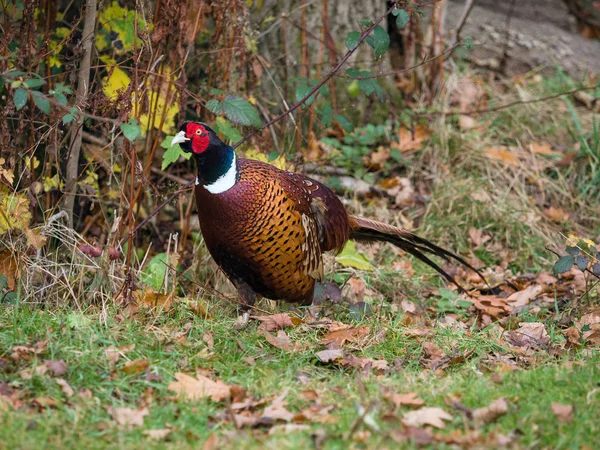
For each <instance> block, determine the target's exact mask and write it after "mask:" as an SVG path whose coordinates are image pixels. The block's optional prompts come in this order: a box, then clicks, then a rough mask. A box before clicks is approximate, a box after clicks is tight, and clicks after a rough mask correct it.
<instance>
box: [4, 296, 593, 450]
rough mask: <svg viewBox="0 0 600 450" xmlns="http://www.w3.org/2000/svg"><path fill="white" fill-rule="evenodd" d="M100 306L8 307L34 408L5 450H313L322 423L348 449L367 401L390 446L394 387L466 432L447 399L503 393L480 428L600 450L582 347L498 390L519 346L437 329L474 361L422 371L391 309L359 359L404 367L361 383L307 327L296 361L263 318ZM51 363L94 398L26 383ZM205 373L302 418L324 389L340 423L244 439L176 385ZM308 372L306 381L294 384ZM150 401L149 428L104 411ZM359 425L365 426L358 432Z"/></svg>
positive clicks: (515, 375) (209, 405)
mask: <svg viewBox="0 0 600 450" xmlns="http://www.w3.org/2000/svg"><path fill="white" fill-rule="evenodd" d="M99 312H100V311H99V310H95V309H90V310H89V311H88V312H86V314H84V317H85V318H87V319H89V321H88V320H85V321H84V322H86V323H85V324H83V325H79V326H77V327H73V326H71V325H69V323H73V317H74V316H73V314H74V313H72V312H71V311H69V310H66V309H64V310H58V311H53V312H48V311H42V310H39V309H36V308H30V307H27V306H21V308H20V309H19V310H18V311H17V309H16V307H14V306H10V307H6V308H3V310H2V311H1V312H0V330H1V331H0V355H2V357H3V358H5V359H6V360H7V361H9V365H8V367H7V368H5V371H4V373H3V374H2V379H3V380H4V381H6V382H8V383H9V384H10V385H11V386H12V387H13V388H16V389H18V390H19V391H20V396H21V398H22V400H23V401H24V402H25V404H26V406H24V407H23V408H20V409H17V410H10V409H9V410H7V411H5V412H4V413H3V414H2V416H3V417H2V421H1V422H0V437H1V438H2V439H1V441H2V446H3V448H40V447H46V448H69V447H80V448H100V447H106V446H119V447H121V448H138V447H142V446H144V447H148V446H150V447H157V448H162V447H165V446H169V445H172V446H174V447H177V448H180V447H181V446H184V447H185V446H189V447H197V446H198V445H201V443H202V442H203V441H204V440H206V439H207V438H208V436H209V435H210V434H211V433H215V434H216V435H217V436H218V437H219V439H220V441H221V442H222V443H223V445H229V446H231V448H261V447H264V446H266V447H268V448H306V447H307V446H310V443H311V437H310V435H311V433H313V432H314V431H315V430H317V429H324V430H325V431H326V435H327V440H326V441H325V447H326V448H346V446H347V445H348V440H347V438H348V433H349V430H350V428H351V427H352V426H353V424H354V423H355V422H356V421H357V419H358V417H359V416H360V413H359V411H358V410H357V405H362V406H363V407H367V406H369V405H370V406H371V407H372V408H373V411H374V412H373V417H374V418H375V421H376V423H377V424H378V425H379V427H380V428H381V430H380V431H375V430H370V433H371V437H370V440H369V443H368V445H366V447H368V448H380V447H381V446H388V447H393V446H395V443H394V441H393V440H392V439H391V438H390V431H391V430H393V429H395V428H398V427H399V426H400V425H399V420H400V417H401V415H402V414H403V413H404V412H406V411H409V409H407V408H401V409H400V411H398V412H395V411H394V409H393V407H392V406H391V405H390V404H389V403H388V402H387V401H386V400H385V399H384V398H383V390H384V388H387V389H390V390H392V391H394V392H399V393H402V392H417V393H418V394H419V396H420V397H421V398H422V399H423V400H424V401H425V404H426V405H427V406H439V407H442V408H444V409H445V410H446V411H448V412H450V413H451V414H452V415H453V417H454V418H453V420H452V421H450V422H449V424H448V426H447V428H446V431H442V433H446V434H447V433H448V432H449V431H451V430H462V429H463V427H464V426H465V424H468V421H467V420H466V419H465V418H464V417H463V415H462V413H461V412H460V411H459V410H456V409H453V408H452V407H450V406H447V405H446V404H445V399H446V398H447V397H448V396H449V395H458V396H459V397H460V401H461V402H462V403H463V404H464V405H465V406H467V407H469V408H478V407H484V406H487V405H489V404H490V403H491V402H492V401H493V400H495V399H497V398H499V397H504V398H505V399H506V400H507V401H508V402H509V412H508V414H506V415H505V416H503V417H501V418H499V419H498V420H497V421H496V422H495V423H492V424H489V425H486V426H484V427H483V428H482V429H481V431H482V433H483V434H484V435H486V434H489V433H492V432H493V433H503V434H511V433H514V434H515V440H516V442H519V443H520V444H521V445H523V446H526V447H527V446H533V447H538V448H539V447H552V448H580V447H581V446H583V445H586V444H587V445H591V446H592V447H593V446H594V445H593V443H596V444H598V443H600V441H599V438H598V433H599V432H600V422H599V421H598V417H599V416H600V384H599V383H600V381H599V380H600V369H599V367H600V353H599V352H598V351H590V350H576V351H574V352H573V353H569V352H566V353H564V354H563V355H562V356H560V357H553V356H550V355H549V354H548V352H546V351H539V352H537V353H536V354H534V355H533V356H531V357H530V358H528V362H527V364H523V363H519V365H520V366H521V367H523V368H524V369H521V370H517V371H514V372H509V373H505V374H504V375H503V378H502V381H501V382H500V384H497V383H495V382H494V381H492V378H493V377H492V375H493V374H494V373H497V372H495V371H494V370H493V368H491V367H490V363H489V361H490V360H489V358H490V355H493V354H501V355H507V356H509V355H511V354H512V352H511V351H510V349H508V348H507V346H506V344H502V343H501V341H498V340H497V339H495V338H494V333H495V331H494V329H493V327H492V328H489V327H488V328H487V329H483V330H482V331H478V332H471V331H470V330H457V329H450V328H442V327H435V328H434V329H433V330H432V334H431V337H430V338H427V339H426V340H432V341H433V342H435V343H436V344H437V345H438V346H439V347H440V348H442V349H444V350H445V351H446V352H447V353H448V354H452V353H453V352H454V351H458V352H459V353H464V352H467V351H472V353H471V354H470V356H469V357H468V358H467V360H466V361H464V362H461V363H458V364H456V365H452V366H451V367H449V368H447V369H446V371H445V373H441V374H440V373H432V372H430V371H426V370H424V368H423V366H422V365H421V363H420V362H419V357H420V355H421V351H422V342H423V341H422V340H420V339H417V338H415V337H411V336H407V335H406V334H405V333H404V330H405V329H406V328H407V326H406V325H405V323H404V319H405V317H404V315H403V314H401V313H393V312H391V311H386V312H382V313H380V314H376V315H375V316H373V317H371V318H366V319H363V320H362V321H361V322H358V324H360V325H367V326H369V327H370V328H371V332H372V333H376V332H377V331H380V330H385V332H386V335H385V339H384V340H383V341H382V342H381V343H378V344H374V345H371V346H368V347H366V348H364V349H356V350H355V351H354V353H355V354H356V355H357V356H364V357H372V358H374V359H386V360H387V361H389V362H390V363H392V362H393V361H396V363H395V365H394V364H391V366H392V367H395V368H392V369H390V370H389V371H388V372H386V373H385V374H384V375H378V374H377V373H373V372H372V373H369V374H364V375H360V371H357V370H354V369H342V368H340V367H338V366H336V365H324V364H321V363H320V362H319V361H318V358H317V357H316V356H315V352H316V351H319V350H322V349H323V346H322V345H320V344H319V342H318V340H319V339H320V336H321V335H322V331H321V332H320V331H318V330H316V329H314V328H312V327H308V326H306V325H301V326H300V327H297V328H295V329H292V330H291V331H289V335H290V337H291V338H292V339H293V340H297V341H300V342H302V343H303V344H305V345H306V346H307V348H306V349H305V350H304V351H301V352H298V353H287V352H285V351H282V350H279V349H277V348H275V347H272V346H270V345H269V344H268V343H267V342H266V341H265V339H264V337H263V336H262V335H260V333H258V332H257V329H256V325H255V324H251V325H250V326H249V327H248V328H247V329H246V330H242V331H240V332H236V331H234V330H233V320H232V318H230V317H224V318H223V317H221V318H214V319H202V318H200V317H198V316H195V315H193V314H191V313H190V311H189V310H188V309H187V308H186V307H185V306H183V305H179V306H178V307H176V308H175V310H174V311H173V312H171V313H169V314H168V315H163V316H159V317H156V316H154V315H151V314H148V315H142V316H141V318H138V319H131V320H123V319H122V318H119V315H118V314H117V311H115V310H109V311H108V314H107V316H106V317H107V320H106V323H105V324H104V325H103V324H100V323H99V320H98V318H99ZM75 314H76V315H78V314H79V313H75ZM186 324H191V325H188V327H189V333H188V335H187V339H185V340H184V341H183V342H179V341H177V340H176V339H173V338H171V337H170V335H169V332H170V331H181V330H183V329H184V326H186ZM547 326H548V327H549V329H550V328H551V327H552V323H551V322H548V323H547ZM408 328H410V326H409V327H408ZM207 332H209V333H211V334H212V335H213V336H214V341H215V346H214V349H213V350H212V352H209V351H207V349H206V344H205V343H204V342H203V340H202V335H203V334H204V333H207ZM550 334H551V335H552V334H553V333H552V332H551V333H550ZM43 339H48V344H47V347H46V350H45V352H44V353H42V354H40V355H38V356H35V357H33V358H32V359H30V360H20V361H18V362H13V361H12V360H11V359H10V356H9V355H10V354H11V353H12V350H11V349H12V347H13V346H15V345H23V344H32V343H35V342H37V341H39V340H43ZM560 343H561V337H559V336H558V335H557V337H556V338H555V340H554V342H553V343H551V345H560ZM128 344H135V348H134V349H133V350H132V351H131V352H128V353H127V354H126V358H124V359H122V360H120V361H119V362H118V363H117V364H116V366H115V367H112V366H111V364H110V363H109V361H108V360H107V358H106V356H105V354H104V351H105V349H106V348H108V347H109V346H111V345H114V346H119V345H128ZM248 356H251V357H253V358H254V359H255V361H256V363H255V364H254V365H249V364H248V363H247V362H245V361H243V359H242V358H244V357H248ZM136 358H143V359H147V360H148V361H149V362H150V370H151V371H152V372H153V373H157V374H158V375H160V376H162V377H163V379H162V380H161V381H147V380H146V376H145V374H144V373H139V374H135V375H128V374H126V373H125V372H124V371H123V370H122V368H123V366H124V364H125V362H126V361H127V360H133V359H136ZM517 358H518V356H517ZM45 359H52V360H60V359H62V360H64V361H65V362H66V364H67V366H68V374H67V375H65V376H64V378H65V379H66V381H67V382H68V383H69V385H70V386H71V387H72V388H73V389H74V390H75V391H76V392H77V391H79V390H82V389H89V390H90V391H91V392H92V395H93V397H92V398H90V399H84V398H81V397H79V396H78V394H75V395H74V396H73V397H71V398H65V397H64V395H63V394H62V393H61V390H60V387H59V386H58V385H57V384H56V382H55V379H54V378H53V377H51V376H49V375H47V374H45V375H42V376H34V377H33V378H32V379H30V380H25V379H23V378H22V377H21V376H20V374H19V372H20V371H21V370H23V369H26V368H31V367H34V366H36V365H39V364H42V363H43V360H45ZM196 368H202V369H208V370H210V371H212V372H213V373H214V376H215V377H219V378H221V379H223V380H224V381H225V382H226V383H229V384H238V385H241V386H243V387H245V388H246V389H247V390H248V393H249V395H251V396H253V397H256V398H269V397H272V396H275V395H278V394H280V393H281V392H282V391H283V390H284V389H286V388H289V390H290V391H289V395H288V397H287V399H288V406H287V407H288V409H289V410H290V411H292V412H299V411H301V410H302V409H304V408H305V407H306V406H307V402H306V401H304V400H302V399H301V398H300V397H299V393H300V392H301V391H303V390H306V389H315V390H316V391H317V392H319V393H320V395H321V401H322V402H323V404H325V405H327V404H332V405H335V408H334V409H333V410H332V411H331V414H332V416H333V418H334V419H333V421H332V423H326V424H318V423H316V424H310V423H309V424H308V425H309V427H308V429H307V430H301V431H297V432H293V433H290V434H283V433H282V434H275V435H273V436H269V435H268V434H267V433H266V430H265V431H260V430H241V431H237V432H234V431H235V430H234V427H233V426H232V425H231V424H226V423H224V422H223V421H222V420H219V419H217V418H216V417H218V416H219V414H223V412H224V409H225V408H224V406H223V404H217V403H213V402H211V401H207V400H203V401H195V402H185V401H182V400H180V399H176V398H174V396H173V393H172V392H170V391H168V389H167V386H168V384H169V382H171V381H173V380H174V378H173V375H174V373H176V372H178V371H183V372H190V373H193V372H194V371H195V369H196ZM525 368H526V370H525ZM301 373H302V374H304V379H305V380H307V384H301V383H300V382H299V381H298V376H299V375H300V374H301ZM496 381H498V380H496ZM36 397H51V398H53V399H56V400H57V405H56V406H55V407H53V408H50V409H45V410H41V411H39V410H38V409H36V408H35V407H31V406H27V405H31V400H32V399H33V398H36ZM144 398H146V399H149V400H145V401H146V402H147V403H148V409H149V411H150V413H149V415H148V416H147V417H146V418H145V422H144V426H143V427H140V428H135V429H132V430H124V429H121V428H118V427H117V426H116V425H114V423H113V421H112V420H111V417H110V415H109V413H108V412H107V408H108V407H111V406H127V407H131V408H137V407H138V406H140V405H141V403H142V402H143V401H144V400H143V399H144ZM552 402H559V403H565V404H572V405H574V406H575V419H574V421H573V423H571V424H561V423H559V422H558V421H557V419H556V417H555V416H554V415H553V414H552V413H551V412H550V405H551V403H552ZM166 424H170V425H169V426H170V427H171V428H172V432H171V434H170V435H169V437H168V438H167V441H164V442H155V441H152V440H151V439H150V438H148V437H147V436H146V435H144V434H143V431H144V430H147V429H152V428H159V429H160V428H165V427H166ZM357 430H358V431H360V430H369V428H368V426H366V425H364V424H359V425H358V428H357ZM359 436H360V434H359ZM349 442H350V443H351V444H352V445H354V446H357V447H362V446H363V445H362V444H359V443H356V442H353V441H352V440H350V441H349ZM169 443H171V444H169ZM407 446H408V447H411V445H410V444H407Z"/></svg>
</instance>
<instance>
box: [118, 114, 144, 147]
mask: <svg viewBox="0 0 600 450" xmlns="http://www.w3.org/2000/svg"><path fill="white" fill-rule="evenodd" d="M120 128H121V131H122V132H123V135H124V136H125V137H126V138H127V140H128V141H129V142H133V141H135V140H136V139H137V138H138V137H140V136H141V135H142V129H141V128H140V126H139V125H138V121H137V120H135V119H129V123H122V124H121V127H120Z"/></svg>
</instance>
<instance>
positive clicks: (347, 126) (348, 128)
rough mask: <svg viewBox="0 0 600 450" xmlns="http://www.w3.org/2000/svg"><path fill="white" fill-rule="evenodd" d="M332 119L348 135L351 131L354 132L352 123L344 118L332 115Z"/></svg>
mask: <svg viewBox="0 0 600 450" xmlns="http://www.w3.org/2000/svg"><path fill="white" fill-rule="evenodd" d="M333 118H334V119H335V120H336V121H337V122H338V123H339V124H340V126H341V127H342V128H343V129H344V131H346V132H348V133H350V132H351V131H352V130H354V125H352V123H351V122H350V121H349V120H348V119H346V118H345V117H344V116H342V115H340V114H334V115H333Z"/></svg>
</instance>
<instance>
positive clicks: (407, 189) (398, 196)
mask: <svg viewBox="0 0 600 450" xmlns="http://www.w3.org/2000/svg"><path fill="white" fill-rule="evenodd" d="M394 181H395V183H394V185H393V186H392V187H390V188H389V189H388V190H387V193H388V195H389V196H390V197H393V198H394V202H395V203H396V205H398V206H401V207H408V206H413V205H414V204H415V203H416V201H417V198H418V194H417V193H416V191H415V188H414V186H413V184H412V182H411V181H410V178H406V177H395V178H394Z"/></svg>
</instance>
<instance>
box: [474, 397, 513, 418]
mask: <svg viewBox="0 0 600 450" xmlns="http://www.w3.org/2000/svg"><path fill="white" fill-rule="evenodd" d="M507 412H508V404H507V403H506V400H504V399H503V398H499V399H497V400H495V401H494V402H493V403H492V404H491V405H490V406H487V407H485V408H477V409H475V410H473V419H475V420H476V421H478V422H482V423H490V422H493V421H494V420H496V419H497V418H498V417H500V416H503V415H504V414H506V413H507Z"/></svg>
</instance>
